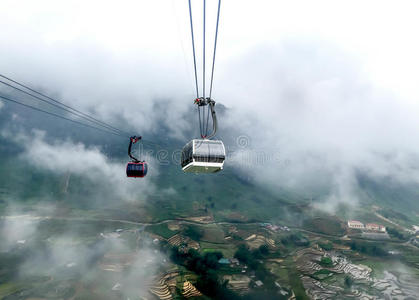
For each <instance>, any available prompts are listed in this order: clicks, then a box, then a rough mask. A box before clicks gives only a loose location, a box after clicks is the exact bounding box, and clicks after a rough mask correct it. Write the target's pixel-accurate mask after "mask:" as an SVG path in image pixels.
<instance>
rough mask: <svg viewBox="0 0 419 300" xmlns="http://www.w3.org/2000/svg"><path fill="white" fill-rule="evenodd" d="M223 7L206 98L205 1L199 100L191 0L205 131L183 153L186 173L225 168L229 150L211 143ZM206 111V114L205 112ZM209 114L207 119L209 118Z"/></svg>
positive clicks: (219, 4)
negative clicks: (217, 53) (213, 93)
mask: <svg viewBox="0 0 419 300" xmlns="http://www.w3.org/2000/svg"><path fill="white" fill-rule="evenodd" d="M220 6H221V0H219V1H218V11H217V24H216V28H215V39H214V52H213V58H212V70H211V82H210V88H209V97H205V88H206V84H205V78H206V74H205V52H206V51H205V50H206V49H205V20H206V5H205V0H204V2H203V7H204V18H203V21H204V23H203V29H204V32H203V33H204V34H203V55H202V97H199V88H198V75H197V70H196V54H195V39H194V30H193V21H192V8H191V1H190V0H189V20H190V25H191V38H192V39H191V41H192V53H193V63H194V71H195V72H194V73H195V88H196V99H195V104H197V105H198V116H199V129H200V131H201V138H202V139H194V140H192V141H190V142H189V143H187V144H186V145H185V147H183V150H182V160H181V165H182V169H183V171H185V172H194V173H214V172H218V171H221V170H222V169H223V166H224V160H225V157H226V151H225V147H224V144H223V142H222V141H220V140H211V138H212V137H214V136H215V134H216V132H217V117H216V115H215V109H214V106H215V101H214V100H213V99H212V98H211V95H212V87H213V85H212V84H213V79H214V65H215V53H216V49H217V36H218V23H219V19H220ZM201 108H202V120H201ZM205 111H206V113H205ZM210 113H211V117H212V126H213V129H212V133H211V134H209V135H208V121H209V116H210ZM205 115H206V118H205Z"/></svg>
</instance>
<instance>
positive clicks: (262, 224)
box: [260, 223, 290, 232]
mask: <svg viewBox="0 0 419 300" xmlns="http://www.w3.org/2000/svg"><path fill="white" fill-rule="evenodd" d="M260 226H262V227H265V228H266V229H269V230H272V231H275V232H276V231H279V230H282V231H290V229H289V228H288V227H287V226H279V225H273V224H271V223H260Z"/></svg>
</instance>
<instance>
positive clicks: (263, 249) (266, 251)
mask: <svg viewBox="0 0 419 300" xmlns="http://www.w3.org/2000/svg"><path fill="white" fill-rule="evenodd" d="M259 251H260V253H261V254H262V255H264V256H265V255H268V254H269V247H268V245H261V246H260V247H259Z"/></svg>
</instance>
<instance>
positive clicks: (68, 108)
mask: <svg viewBox="0 0 419 300" xmlns="http://www.w3.org/2000/svg"><path fill="white" fill-rule="evenodd" d="M0 77H2V78H4V79H7V80H9V81H10V82H13V83H15V84H17V85H18V86H21V87H23V88H25V89H27V90H29V91H31V92H33V93H35V94H37V95H40V96H42V97H44V98H47V99H49V100H51V101H52V102H54V103H51V101H48V100H46V99H42V98H40V97H38V96H35V95H33V94H31V93H29V92H26V91H24V90H22V89H19V88H17V87H15V86H13V85H10V84H8V83H5V82H3V81H0V83H3V84H5V85H7V86H9V87H12V88H14V89H16V90H18V91H20V92H23V93H25V94H27V95H29V96H31V97H34V98H36V99H38V100H41V101H43V102H46V103H48V104H50V105H52V106H55V107H58V108H60V109H62V110H65V111H67V112H69V113H72V114H74V115H76V116H78V117H80V118H83V119H85V120H87V121H89V122H92V123H95V124H96V125H98V126H102V127H106V128H107V129H110V130H113V131H116V132H119V133H125V134H127V135H129V133H127V132H124V131H122V130H120V129H118V128H116V127H114V126H112V125H109V124H107V123H105V122H103V121H100V120H98V119H96V118H94V117H92V116H90V115H88V114H86V113H83V112H81V111H79V110H77V109H75V108H72V107H71V106H69V105H66V104H64V103H62V102H61V101H58V100H56V99H54V98H52V97H49V96H47V95H45V94H43V93H41V92H38V91H36V90H34V89H32V88H30V87H28V86H27V85H25V84H23V83H20V82H18V81H16V80H13V79H11V78H9V77H7V76H5V75H2V74H0ZM60 105H61V106H63V107H61V106H60Z"/></svg>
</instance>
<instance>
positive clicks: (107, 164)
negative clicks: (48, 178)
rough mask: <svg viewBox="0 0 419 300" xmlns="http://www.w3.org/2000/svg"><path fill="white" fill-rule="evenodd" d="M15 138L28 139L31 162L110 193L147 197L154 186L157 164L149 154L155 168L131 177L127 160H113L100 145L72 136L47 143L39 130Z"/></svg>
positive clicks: (26, 155) (135, 198) (128, 197)
mask: <svg viewBox="0 0 419 300" xmlns="http://www.w3.org/2000/svg"><path fill="white" fill-rule="evenodd" d="M16 139H18V140H25V141H26V143H25V152H24V153H23V154H22V158H23V159H25V160H26V161H27V162H28V163H30V164H32V165H34V166H35V167H37V168H40V169H44V170H49V171H51V172H54V173H56V174H65V173H67V172H69V173H70V174H74V175H77V176H81V177H83V178H85V179H87V180H89V181H90V182H91V183H99V184H102V185H105V186H106V187H107V188H108V190H109V191H111V194H110V195H108V197H112V196H116V197H118V198H119V199H121V200H125V201H144V200H145V197H146V196H147V195H148V194H149V193H152V192H153V191H154V189H155V187H154V184H153V183H152V182H151V177H154V176H156V175H157V174H158V167H157V164H156V163H155V161H154V160H153V159H152V158H151V157H147V162H148V164H149V169H150V170H152V171H150V172H149V174H148V175H147V176H146V177H144V178H140V179H132V178H127V177H126V174H125V167H126V166H125V164H122V163H117V162H112V161H110V160H109V158H107V157H106V156H105V155H104V154H103V153H102V152H101V151H100V149H99V148H97V147H86V146H85V145H84V144H82V143H74V142H72V141H71V140H65V141H62V140H57V141H54V142H53V143H48V142H46V141H45V132H40V131H36V130H34V131H33V136H31V138H29V137H28V136H26V135H23V134H20V135H18V136H17V138H16ZM28 141H29V142H28ZM140 191H141V192H140Z"/></svg>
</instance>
